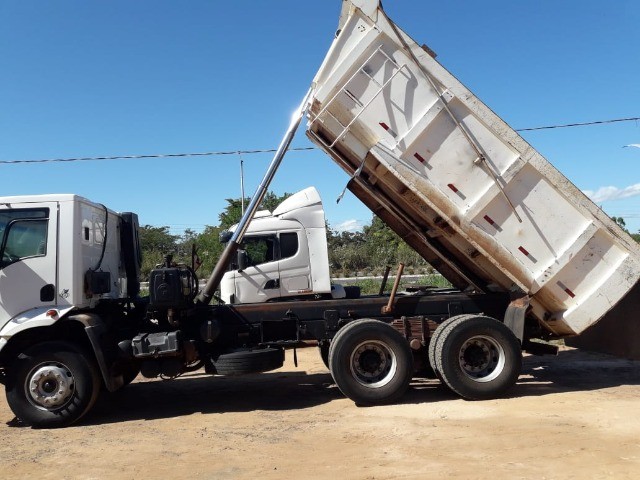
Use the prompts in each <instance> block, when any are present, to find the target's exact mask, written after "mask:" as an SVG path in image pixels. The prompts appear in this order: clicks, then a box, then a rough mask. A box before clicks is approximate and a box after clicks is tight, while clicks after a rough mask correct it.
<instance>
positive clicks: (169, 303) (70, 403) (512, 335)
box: [0, 0, 640, 427]
mask: <svg viewBox="0 0 640 480" xmlns="http://www.w3.org/2000/svg"><path fill="white" fill-rule="evenodd" d="M303 119H306V121H307V126H306V131H307V135H308V137H309V138H310V139H311V141H312V142H314V143H315V144H316V145H318V146H319V147H320V148H321V149H322V150H324V151H325V152H326V153H327V155H328V156H329V157H330V158H331V159H332V160H333V161H335V162H336V163H337V164H338V165H340V166H341V167H342V168H343V169H344V170H345V171H346V173H347V174H348V176H349V177H348V178H349V180H348V183H347V187H348V188H349V189H350V190H351V191H352V192H353V193H354V194H355V196H356V197H358V198H359V199H360V200H361V201H362V202H363V203H364V204H365V205H367V206H368V207H369V208H370V209H371V210H372V212H373V213H375V214H376V215H378V216H379V217H380V218H381V219H382V220H383V221H384V222H385V223H386V224H387V225H388V226H389V227H391V228H392V229H393V230H394V231H395V232H396V233H398V234H399V235H400V236H401V237H402V238H403V239H404V240H405V241H406V242H407V243H408V244H409V245H410V246H411V247H412V248H414V249H415V250H416V252H418V253H420V254H421V255H422V256H423V257H424V258H425V259H426V260H427V261H428V262H429V263H430V264H431V265H433V266H434V267H435V268H436V269H437V270H438V271H439V272H440V273H441V274H442V275H443V276H445V277H446V278H447V279H448V280H449V281H450V282H451V283H452V285H453V286H454V287H455V288H453V289H429V288H424V289H417V290H416V291H414V292H408V293H404V294H399V293H398V292H397V283H396V284H395V285H394V288H393V289H392V292H391V294H390V295H384V294H380V295H373V296H360V297H359V298H347V297H348V296H347V295H345V296H341V295H335V296H334V295H332V294H331V293H330V292H326V291H325V292H319V293H318V294H313V288H312V286H314V282H316V281H317V286H318V288H319V289H320V290H322V289H325V290H326V283H325V277H323V276H322V275H320V276H317V277H313V276H312V275H311V273H310V271H309V269H307V270H305V271H302V270H300V271H298V272H297V273H294V274H293V275H292V276H291V277H286V275H285V277H286V278H284V279H282V281H280V280H281V278H282V277H281V276H279V275H280V274H279V273H278V272H279V270H278V269H279V266H282V267H283V271H284V266H285V264H286V263H287V262H286V261H287V260H288V259H291V258H293V257H295V256H296V255H298V254H299V252H301V251H303V248H305V249H307V252H306V256H305V257H304V258H302V257H301V259H304V260H306V261H307V262H312V257H313V256H314V255H318V254H319V252H320V251H321V249H322V246H323V243H322V239H321V229H317V228H318V225H319V222H320V221H321V220H322V221H323V220H324V213H323V212H322V210H321V208H319V204H318V201H317V199H316V198H315V196H314V194H313V192H310V191H308V192H307V193H305V194H304V195H302V196H299V197H297V198H296V199H294V200H293V201H290V202H289V203H288V204H286V205H285V206H284V207H283V208H282V209H280V211H278V210H276V211H274V214H277V215H276V216H278V222H279V224H281V225H283V226H284V228H282V229H279V230H278V231H270V232H268V233H269V242H265V243H266V244H267V246H268V249H269V250H268V253H266V252H267V251H263V253H265V255H264V257H263V258H262V259H261V260H260V261H258V262H253V263H252V262H249V258H250V253H251V251H250V250H248V249H246V248H245V247H246V245H245V239H247V238H250V236H251V235H250V234H251V233H252V228H253V233H255V232H258V231H260V229H259V228H258V227H259V225H260V218H258V219H255V221H252V220H254V217H255V216H256V213H257V211H258V207H259V205H260V203H261V201H262V199H263V197H264V195H265V193H266V191H267V188H268V186H269V184H270V182H271V180H272V179H273V177H274V175H275V174H276V172H277V170H278V168H279V166H280V163H281V161H282V159H283V157H284V155H285V153H286V151H287V149H288V148H289V145H290V143H291V140H292V138H293V136H294V134H295V132H296V130H297V129H298V126H299V125H300V123H301V122H302V120H303ZM303 197H304V198H306V200H304V198H303ZM294 211H296V212H297V213H295V214H294ZM300 212H301V215H302V216H303V217H305V219H306V220H305V222H306V223H305V224H304V225H302V226H299V225H294V224H295V222H296V221H297V220H296V218H295V217H296V216H298V219H299V218H301V217H300V215H298V214H299V213H300ZM258 216H259V215H258ZM273 220H275V219H273ZM252 225H253V227H251V226H252ZM316 229H317V230H316ZM0 238H1V243H0V254H1V257H0V258H1V260H0V381H2V383H3V384H4V385H5V391H6V395H7V400H8V403H9V406H10V407H11V409H12V410H13V412H14V413H15V415H16V417H18V418H19V419H20V420H21V421H22V422H24V423H25V424H29V425H34V426H39V427H60V426H65V425H69V424H71V423H73V422H76V421H78V420H79V419H80V418H82V417H83V415H85V414H86V413H87V412H88V411H89V410H90V409H91V406H92V405H93V403H94V402H95V399H96V398H97V395H98V393H99V392H100V390H101V389H106V390H108V391H111V392H113V391H116V390H118V389H120V388H122V387H124V386H126V385H127V384H128V383H130V382H131V381H132V380H133V379H134V378H135V377H136V376H137V375H138V374H140V373H141V374H142V375H144V376H145V377H149V378H155V377H161V378H165V379H171V378H175V377H178V376H180V375H182V374H184V373H187V372H190V371H193V370H196V369H204V371H205V372H206V373H210V374H212V375H240V374H248V373H258V372H266V371H269V370H273V369H276V368H279V367H280V366H282V364H283V358H284V355H285V351H286V350H293V351H294V357H295V349H296V348H300V347H302V346H305V345H307V344H308V342H310V341H313V342H315V343H317V345H318V347H319V350H320V353H321V354H322V356H323V359H324V360H325V362H326V364H327V366H328V368H329V371H330V372H331V375H332V377H333V379H334V381H335V383H336V385H337V386H338V388H339V389H340V391H341V392H342V393H344V394H345V395H346V396H347V397H349V398H351V399H352V400H353V401H354V402H356V403H357V404H362V405H371V404H379V403H389V402H395V401H397V400H399V399H400V398H401V397H402V395H403V394H404V392H405V391H406V390H407V388H408V386H409V384H410V382H411V379H412V377H413V376H414V375H428V374H433V376H435V377H437V378H438V379H439V380H440V381H441V382H442V384H443V385H446V386H447V387H448V388H450V389H451V390H452V391H454V392H456V393H457V394H458V395H460V396H461V397H462V398H465V399H469V400H482V399H488V398H495V397H497V396H500V395H503V394H504V393H505V392H507V391H508V390H509V388H511V387H512V386H513V385H514V384H515V382H516V381H517V378H518V376H519V374H520V371H521V367H522V353H523V351H528V352H532V353H545V352H554V351H556V349H557V347H556V346H554V345H553V344H552V343H549V342H548V341H549V340H554V339H561V338H566V337H571V336H575V335H579V334H581V333H582V332H583V331H585V330H587V329H588V328H590V327H591V326H593V325H594V324H596V323H597V322H598V321H599V320H600V319H602V318H603V317H604V316H605V315H606V314H607V312H609V311H611V310H612V309H617V308H622V307H624V306H625V305H629V304H630V302H631V303H633V302H634V301H637V298H638V288H639V287H638V279H639V277H640V249H639V248H638V245H637V244H636V243H635V242H634V241H633V240H632V239H631V238H630V237H629V236H628V235H627V234H626V233H625V232H623V231H622V230H621V229H620V228H619V227H618V226H617V225H616V224H615V223H614V222H613V221H612V220H611V219H609V218H608V217H607V215H606V214H604V212H602V211H601V210H600V209H599V208H598V207H597V206H596V205H594V204H593V203H592V202H591V201H590V200H589V199H588V198H587V197H586V196H585V195H583V194H582V193H581V192H580V191H579V190H578V189H577V188H576V187H575V186H574V185H573V184H572V183H571V182H570V181H569V180H567V179H566V178H565V177H564V176H563V175H562V174H561V173H560V172H558V171H557V170H556V169H555V168H554V167H553V166H552V165H550V164H549V162H547V161H546V160H545V159H544V158H543V157H542V156H541V155H540V154H539V153H538V152H536V150H535V149H534V148H533V147H531V146H530V145H528V144H527V143H526V142H525V141H524V140H523V139H522V138H521V137H520V136H519V135H518V134H517V133H516V132H515V131H513V130H512V129H511V128H510V127H509V126H508V125H506V124H505V123H504V122H503V121H502V120H501V119H500V118H499V117H498V116H497V115H495V114H494V113H493V112H492V111H491V110H490V109H489V108H488V107H487V106H485V105H484V104H483V103H482V102H481V101H480V100H479V99H478V98H477V97H475V96H474V95H473V94H472V93H471V92H470V91H469V90H468V89H467V88H466V87H464V85H462V84H461V83H460V82H459V81H458V80H457V79H456V78H455V77H454V76H453V75H451V74H450V73H449V72H447V71H446V70H445V69H444V67H442V66H441V65H440V64H439V63H438V62H437V61H436V60H435V58H434V53H433V52H432V51H431V50H429V49H428V48H427V47H423V46H419V45H418V44H417V43H416V42H415V41H413V40H412V39H411V38H410V37H409V36H408V35H407V34H406V33H404V32H403V31H402V30H401V29H400V28H399V27H398V26H397V25H395V24H394V23H393V21H391V20H390V19H389V18H388V17H387V15H386V13H385V11H384V10H383V9H382V8H381V6H380V4H379V2H378V1H377V0H345V1H344V2H343V4H342V13H341V16H340V21H339V28H338V33H337V35H336V37H335V39H334V41H333V43H332V45H331V47H330V49H329V51H328V53H327V55H326V58H325V59H324V61H323V63H322V65H321V66H320V69H319V71H318V73H317V74H316V76H315V78H314V79H313V82H312V84H311V87H310V88H309V90H308V92H307V94H306V95H305V96H304V98H303V100H302V102H301V104H300V107H299V108H298V109H297V110H296V113H295V114H294V116H293V118H292V120H291V124H290V125H289V128H288V129H287V131H286V133H285V135H284V137H283V139H282V141H281V143H280V145H279V147H278V149H277V151H276V153H275V155H274V158H273V160H272V162H271V164H270V166H269V168H268V170H267V172H266V173H265V175H264V178H263V180H262V182H261V183H260V185H259V187H258V189H257V191H256V193H255V194H254V196H253V198H252V200H251V202H250V204H249V206H248V208H247V211H246V212H245V214H244V215H243V217H242V219H241V220H240V222H239V223H238V225H237V226H236V227H235V228H234V229H233V232H231V233H230V235H229V236H228V238H225V240H226V247H225V249H224V251H223V253H222V255H221V257H220V259H219V261H218V262H217V264H216V266H215V268H214V270H213V272H212V273H211V276H210V277H209V279H208V280H207V282H206V285H205V286H204V287H203V288H202V289H200V288H199V283H198V279H197V276H196V273H195V271H194V270H195V269H194V265H193V264H192V265H188V264H178V263H176V262H174V261H173V259H172V258H171V256H169V255H168V256H167V257H166V259H165V261H164V263H163V264H161V265H158V266H157V267H156V268H155V269H153V271H152V272H151V274H150V278H149V295H148V297H146V296H145V297H141V296H140V294H139V293H140V278H139V277H140V246H139V239H138V219H137V215H135V214H134V213H126V212H125V213H117V212H114V211H112V210H110V209H108V208H107V207H106V206H104V205H101V204H97V203H94V202H91V201H89V200H87V199H84V198H82V197H79V196H76V195H44V196H23V197H2V198H0ZM324 241H325V243H324V248H325V249H326V239H325V240H324ZM325 253H326V252H325ZM318 260H322V259H321V258H319V257H318V258H315V259H313V261H318ZM321 263H322V262H318V263H317V264H316V265H317V266H319V265H320V264H321ZM249 267H251V268H254V270H255V272H254V273H255V275H257V276H254V277H252V278H253V280H252V281H253V283H254V284H256V285H257V288H258V289H262V290H263V291H264V290H274V291H276V290H277V293H276V294H275V295H272V296H270V297H269V298H264V299H262V298H260V299H258V300H252V303H242V302H240V301H238V300H239V297H237V295H236V296H235V297H232V294H225V295H224V300H225V301H223V299H221V298H220V296H218V295H217V294H216V292H217V291H218V289H219V288H220V286H221V282H223V281H227V280H229V278H236V275H241V274H242V273H243V272H246V271H247V270H248V268H249ZM267 268H272V269H273V271H272V273H273V275H272V276H270V277H268V278H267V277H265V278H264V280H265V281H264V282H263V283H260V282H258V281H257V280H256V278H260V277H259V275H260V272H261V271H262V272H265V271H266V269H267ZM320 268H324V266H320ZM229 272H231V273H229ZM324 273H326V272H324ZM287 275H288V274H287ZM285 280H286V282H287V285H284V282H285ZM234 281H236V280H234ZM249 284H251V282H249ZM267 287H269V288H267ZM225 288H226V287H225ZM233 288H234V290H233V292H234V295H235V292H236V290H235V288H236V287H235V286H234V287H233ZM243 288H244V287H243ZM254 288H256V287H255V285H254ZM292 293H295V294H292ZM216 297H217V300H216V302H214V303H213V304H212V301H213V300H214V299H216ZM334 297H341V298H334ZM247 298H250V297H247ZM262 300H264V301H262ZM628 321H629V322H632V319H628Z"/></svg>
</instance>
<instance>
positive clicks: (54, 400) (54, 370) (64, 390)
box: [25, 363, 75, 410]
mask: <svg viewBox="0 0 640 480" xmlns="http://www.w3.org/2000/svg"><path fill="white" fill-rule="evenodd" d="M25 390H26V393H27V398H28V399H29V401H30V402H31V403H32V404H33V405H35V406H36V407H38V408H40V409H42V410H56V409H59V408H62V407H64V406H65V405H67V404H68V403H69V402H70V401H71V399H72V397H73V392H74V391H75V379H74V377H73V374H72V373H71V370H70V369H69V367H67V366H66V365H64V364H62V363H47V364H41V365H38V366H36V367H35V368H34V369H33V370H31V372H30V373H29V375H28V376H27V379H26V382H25Z"/></svg>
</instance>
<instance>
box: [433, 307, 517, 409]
mask: <svg viewBox="0 0 640 480" xmlns="http://www.w3.org/2000/svg"><path fill="white" fill-rule="evenodd" d="M435 361H436V368H437V371H438V372H439V373H440V375H441V376H442V380H443V381H444V382H445V383H446V384H447V386H448V387H449V388H450V389H451V390H453V391H454V392H456V393H457V394H458V395H460V396H461V397H463V398H466V399H467V400H485V399H489V398H496V397H499V396H501V395H502V394H504V393H505V392H506V391H507V390H508V389H509V388H511V387H512V386H513V385H514V384H515V383H516V381H517V380H518V376H519V375H520V371H521V369H522V350H521V348H520V342H519V341H518V339H517V338H516V337H515V335H514V334H513V332H511V330H509V328H508V327H507V326H506V325H504V324H503V323H502V322H499V321H498V320H496V319H494V318H490V317H483V316H461V317H460V318H458V319H456V320H455V321H453V322H451V323H450V324H448V325H447V327H446V328H445V329H444V331H443V332H442V333H441V335H440V337H439V338H438V341H437V344H436V351H435Z"/></svg>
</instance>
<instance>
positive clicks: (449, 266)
mask: <svg viewBox="0 0 640 480" xmlns="http://www.w3.org/2000/svg"><path fill="white" fill-rule="evenodd" d="M339 28H340V30H339V33H338V35H337V36H336V38H335V40H334V42H333V44H332V46H331V48H330V50H329V52H328V54H327V56H326V58H325V60H324V62H323V64H322V66H321V68H320V70H319V71H318V73H317V75H316V77H315V79H314V82H315V85H314V91H313V95H312V98H311V107H310V109H309V113H308V116H309V119H308V127H307V135H308V136H309V137H310V138H311V140H312V141H314V142H315V143H316V144H318V145H319V146H320V147H321V148H322V149H324V150H325V151H326V153H328V154H329V155H330V156H331V157H332V158H333V159H334V160H335V161H336V162H337V163H338V164H339V165H340V166H341V167H342V168H343V169H344V170H345V171H346V172H347V173H348V174H349V175H351V176H352V179H351V180H350V182H349V185H348V187H349V189H350V190H351V191H352V192H353V193H354V194H355V195H356V196H357V197H358V198H360V199H361V200H362V201H363V202H364V203H365V204H366V205H367V206H368V207H370V208H371V209H372V211H373V212H374V213H375V214H377V215H378V216H380V217H381V218H382V219H383V220H384V221H385V222H386V223H387V224H388V225H389V226H390V227H391V228H393V230H395V231H396V232H397V233H398V234H399V235H400V236H401V237H402V238H404V239H405V241H407V242H408V243H409V244H410V245H411V246H412V247H413V248H415V249H416V250H417V251H418V252H420V253H421V254H422V255H423V256H424V258H425V259H426V260H428V261H429V262H430V263H431V264H432V265H433V266H434V267H435V268H437V269H438V270H439V271H440V272H441V273H442V274H443V275H444V276H445V277H446V278H447V279H448V280H449V281H451V282H452V283H453V284H454V285H455V286H456V287H458V288H460V289H462V290H475V291H485V292H488V291H511V292H514V293H516V294H518V293H519V294H525V295H527V296H528V297H529V299H530V305H531V314H532V315H533V316H534V317H535V318H537V320H538V321H539V322H540V323H541V324H542V325H543V326H544V327H545V328H546V329H547V330H548V331H550V332H551V333H552V334H554V335H557V336H567V335H574V334H579V333H581V332H582V331H583V330H585V329H586V328H587V327H589V326H591V325H593V324H594V323H596V322H597V321H598V320H599V319H600V318H602V317H603V316H604V315H605V313H606V312H607V311H609V310H610V309H611V308H612V307H613V306H614V305H616V304H617V303H618V302H620V300H621V299H623V298H624V297H625V295H626V294H627V293H628V292H629V291H630V290H631V289H632V287H633V286H634V285H635V284H636V283H637V282H638V279H639V277H640V248H639V247H638V244H637V243H636V242H635V241H633V239H631V238H630V237H629V235H627V234H626V233H625V232H624V231H622V230H621V229H620V228H619V227H618V226H617V225H616V224H615V222H613V221H612V220H611V219H610V218H609V217H608V216H607V215H606V214H605V213H604V212H603V211H602V210H601V209H600V208H598V207H597V206H596V205H595V204H594V203H593V202H591V200H589V199H588V198H587V197H586V196H585V195H584V194H583V193H582V192H581V191H580V190H579V189H578V188H576V187H575V186H574V185H573V184H572V183H571V182H570V181H569V180H568V179H567V178H566V177H564V176H563V175H562V174H561V173H560V172H559V171H558V170H556V169H555V168H554V167H553V166H552V165H551V164H550V163H549V162H548V161H547V160H545V159H544V158H543V157H542V155H540V154H539V153H538V152H537V151H536V150H535V149H534V148H533V147H531V145H529V144H528V143H527V142H525V141H524V139H523V138H522V137H520V136H519V135H518V134H517V133H516V132H515V131H514V130H513V129H512V128H511V127H509V125H507V124H506V123H505V122H504V121H502V120H501V119H500V118H499V117H498V116H497V115H496V114H495V113H493V112H492V111H491V110H490V109H489V107H487V106H486V105H485V104H483V103H482V102H481V101H480V100H479V99H478V98H477V97H476V96H475V95H474V94H473V93H471V92H470V91H469V90H468V89H467V88H466V87H465V86H464V85H463V84H462V83H460V81H458V80H457V79H456V78H455V77H454V76H453V75H452V74H451V73H449V72H448V71H447V70H445V68H444V67H443V66H442V65H440V64H439V63H438V62H437V61H436V60H435V58H434V55H433V52H431V51H430V50H429V49H428V48H426V47H423V46H419V45H418V44H417V43H416V42H415V41H414V40H412V39H411V38H410V37H409V36H408V35H407V34H406V33H404V32H403V31H402V30H401V29H400V28H398V27H397V26H396V25H395V24H394V23H393V22H392V21H391V20H390V19H389V18H388V17H387V16H386V14H385V13H384V11H383V10H382V9H381V8H379V5H378V2H377V1H366V0H359V1H345V2H344V7H343V12H342V17H341V21H340V27H339Z"/></svg>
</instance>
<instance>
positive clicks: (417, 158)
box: [413, 153, 426, 163]
mask: <svg viewBox="0 0 640 480" xmlns="http://www.w3.org/2000/svg"><path fill="white" fill-rule="evenodd" d="M413 156H414V157H415V158H416V160H418V161H419V162H420V163H424V162H425V161H426V160H425V159H424V158H422V156H421V155H420V154H419V153H414V154H413Z"/></svg>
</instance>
